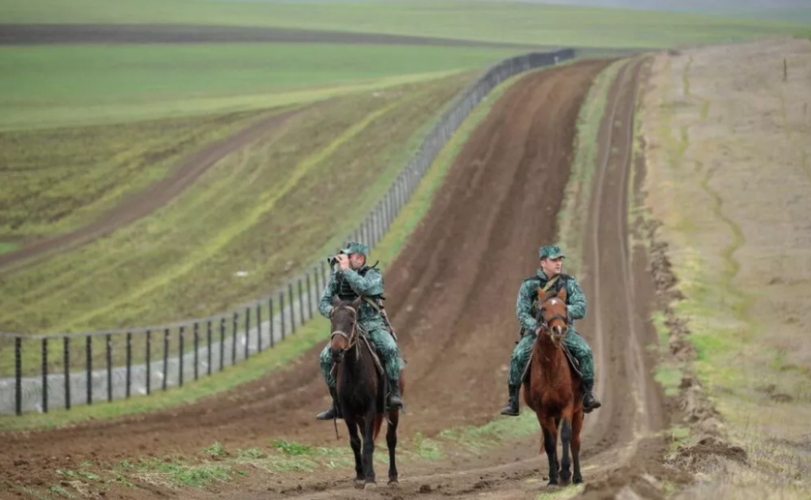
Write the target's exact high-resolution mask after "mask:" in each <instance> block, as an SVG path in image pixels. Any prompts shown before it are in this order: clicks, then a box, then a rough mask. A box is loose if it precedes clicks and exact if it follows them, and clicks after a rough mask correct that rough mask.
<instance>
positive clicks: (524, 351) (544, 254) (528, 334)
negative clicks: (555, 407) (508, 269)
mask: <svg viewBox="0 0 811 500" xmlns="http://www.w3.org/2000/svg"><path fill="white" fill-rule="evenodd" d="M539 254H540V259H541V261H540V265H541V267H540V268H539V269H538V270H537V272H536V274H535V275H534V276H530V277H529V278H527V279H525V280H524V282H523V283H522V284H521V288H520V289H519V290H518V299H517V301H516V304H515V313H516V315H517V316H518V322H519V323H520V324H521V327H522V328H521V333H520V336H521V340H520V341H519V342H518V345H517V346H516V347H515V349H514V350H513V354H512V358H511V359H510V375H509V382H508V390H509V394H510V399H509V401H508V402H507V404H506V405H505V406H504V407H503V408H502V409H501V414H502V415H509V416H513V417H515V416H518V414H519V409H518V391H519V389H520V387H521V382H522V377H523V375H524V371H525V369H526V366H527V362H528V361H529V357H530V353H531V352H532V346H533V344H534V343H535V339H537V338H538V326H539V325H538V322H537V320H536V317H537V314H538V289H542V290H543V291H544V292H554V293H558V292H559V291H560V290H561V289H565V290H566V309H567V312H568V323H569V329H568V333H567V335H566V338H565V341H564V347H565V348H566V350H568V351H569V353H570V354H571V355H572V356H573V357H574V358H575V359H576V360H577V362H578V364H579V365H580V366H579V370H580V372H582V382H583V393H584V395H583V411H585V412H586V413H589V412H591V411H592V410H594V409H596V408H599V407H600V406H601V403H600V401H598V400H597V398H596V397H594V394H593V389H594V357H593V355H592V352H591V348H590V347H589V345H588V344H587V343H586V340H585V339H584V338H583V337H581V336H580V335H579V334H578V333H577V332H576V331H575V330H574V320H576V319H582V318H583V317H585V316H586V296H585V295H584V294H583V290H582V289H581V288H580V285H579V284H578V283H577V280H576V279H575V278H574V276H569V275H567V274H563V273H562V271H563V259H564V258H565V257H566V256H565V255H564V254H563V252H562V251H561V249H560V247H559V246H557V245H547V246H543V247H541V248H540V250H539Z"/></svg>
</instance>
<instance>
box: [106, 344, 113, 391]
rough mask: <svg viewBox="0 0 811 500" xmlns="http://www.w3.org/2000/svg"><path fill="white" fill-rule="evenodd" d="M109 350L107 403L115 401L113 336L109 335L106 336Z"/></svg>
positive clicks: (107, 353)
mask: <svg viewBox="0 0 811 500" xmlns="http://www.w3.org/2000/svg"><path fill="white" fill-rule="evenodd" d="M105 341H106V348H107V352H106V355H107V402H108V403H109V402H111V401H112V400H113V336H112V335H110V334H109V333H108V334H107V335H106V336H105Z"/></svg>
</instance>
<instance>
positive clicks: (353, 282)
mask: <svg viewBox="0 0 811 500" xmlns="http://www.w3.org/2000/svg"><path fill="white" fill-rule="evenodd" d="M341 273H342V274H343V277H344V279H345V280H346V281H347V282H349V285H350V286H351V287H352V289H353V290H355V292H357V293H358V294H359V295H365V296H367V297H371V296H375V295H382V294H383V276H382V275H381V274H380V272H379V271H377V270H376V269H370V270H369V271H368V272H367V273H366V276H361V275H360V274H358V273H357V271H354V270H352V269H343V270H341Z"/></svg>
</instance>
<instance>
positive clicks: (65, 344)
mask: <svg viewBox="0 0 811 500" xmlns="http://www.w3.org/2000/svg"><path fill="white" fill-rule="evenodd" d="M62 356H63V357H64V359H65V363H64V365H65V367H64V368H65V409H66V410H70V337H63V338H62Z"/></svg>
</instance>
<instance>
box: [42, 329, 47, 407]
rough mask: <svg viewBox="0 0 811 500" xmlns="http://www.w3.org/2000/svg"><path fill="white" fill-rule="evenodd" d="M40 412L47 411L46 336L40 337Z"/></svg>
mask: <svg viewBox="0 0 811 500" xmlns="http://www.w3.org/2000/svg"><path fill="white" fill-rule="evenodd" d="M42 412H43V413H48V337H43V338H42Z"/></svg>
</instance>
